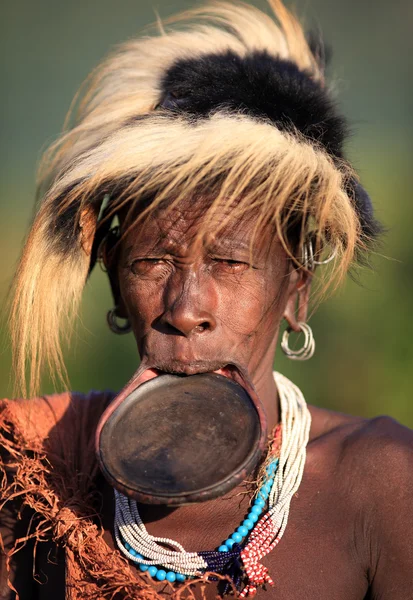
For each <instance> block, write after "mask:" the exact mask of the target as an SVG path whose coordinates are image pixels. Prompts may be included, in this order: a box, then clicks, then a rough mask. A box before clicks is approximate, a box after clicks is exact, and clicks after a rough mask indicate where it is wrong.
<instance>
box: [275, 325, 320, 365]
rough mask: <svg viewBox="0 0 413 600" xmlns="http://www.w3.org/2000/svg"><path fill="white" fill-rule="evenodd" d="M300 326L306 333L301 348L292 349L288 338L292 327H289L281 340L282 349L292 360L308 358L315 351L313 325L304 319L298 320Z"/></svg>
mask: <svg viewBox="0 0 413 600" xmlns="http://www.w3.org/2000/svg"><path fill="white" fill-rule="evenodd" d="M298 326H299V328H300V329H301V331H302V332H303V334H304V345H303V347H302V348H300V349H299V350H291V348H290V347H289V346H288V338H289V337H290V333H291V331H292V329H291V327H288V329H286V330H285V331H284V333H283V337H282V340H281V349H282V351H283V352H284V354H285V355H286V356H288V358H291V360H308V359H309V358H311V357H312V356H313V354H314V352H315V340H314V335H313V331H312V329H311V327H310V326H309V325H307V323H303V322H302V321H299V322H298Z"/></svg>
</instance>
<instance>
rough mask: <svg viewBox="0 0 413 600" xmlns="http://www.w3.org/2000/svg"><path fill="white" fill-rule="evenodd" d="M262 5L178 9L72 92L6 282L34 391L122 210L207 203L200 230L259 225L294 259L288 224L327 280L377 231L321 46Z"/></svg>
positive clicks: (19, 370)
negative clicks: (232, 223) (323, 265)
mask: <svg viewBox="0 0 413 600" xmlns="http://www.w3.org/2000/svg"><path fill="white" fill-rule="evenodd" d="M269 4H270V6H271V8H272V9H273V12H274V15H275V18H271V17H269V16H267V15H266V14H264V13H263V12H260V11H259V10H257V9H255V8H253V7H251V6H249V5H246V4H243V3H239V2H237V3H236V4H231V3H227V2H213V3H212V4H210V5H208V6H207V7H206V8H199V9H195V10H192V11H189V12H187V13H184V14H183V15H180V16H179V17H178V18H176V19H175V20H174V22H175V24H176V27H174V28H172V29H171V30H169V29H168V30H165V29H164V28H163V27H162V26H161V27H160V31H159V34H158V35H156V36H153V37H142V38H140V39H137V40H132V41H129V42H127V43H126V44H125V45H123V46H121V47H120V48H119V49H118V50H117V51H116V52H115V53H114V54H113V55H112V56H111V57H109V58H108V59H107V60H106V61H105V62H104V63H103V64H102V65H101V66H100V67H99V68H98V69H97V70H96V71H95V72H94V73H92V75H91V77H90V78H89V80H88V81H87V82H86V84H85V87H84V88H83V89H82V90H81V92H82V93H81V96H82V97H81V99H80V100H79V99H77V101H76V103H75V104H77V112H76V114H75V115H74V116H73V117H72V122H71V124H70V128H67V129H66V130H65V132H64V133H63V135H62V136H61V138H60V139H59V140H58V141H57V142H56V143H55V144H54V145H53V146H52V147H51V149H50V150H49V151H48V153H47V154H46V156H45V159H44V162H43V166H42V168H41V174H40V185H39V190H40V196H39V205H38V211H37V215H36V217H35V219H34V223H33V225H32V228H31V231H30V233H29V236H28V239H27V243H26V246H25V248H24V251H23V255H22V258H21V262H20V265H19V268H18V272H17V275H16V280H15V300H14V304H13V309H12V317H11V322H12V332H13V340H14V347H15V357H16V364H15V368H16V375H17V377H18V378H20V379H21V380H23V379H24V373H25V370H26V361H27V359H31V367H30V377H29V379H30V388H31V391H32V392H33V390H34V388H36V386H37V385H38V382H39V377H40V373H41V368H42V367H43V366H44V365H45V364H46V365H47V364H48V365H49V366H50V368H51V370H52V372H54V373H57V374H58V375H62V374H63V375H64V373H65V370H64V364H63V359H62V353H61V349H60V337H61V334H62V332H64V331H65V327H64V323H63V322H64V320H65V319H66V318H72V317H71V316H72V315H73V311H75V310H76V307H77V305H78V303H79V300H80V297H81V293H82V290H83V287H84V284H85V282H86V280H87V277H88V274H89V273H90V271H91V269H92V268H93V265H94V263H95V261H96V258H97V248H98V245H99V242H100V240H101V239H102V238H104V236H105V235H106V234H107V232H108V230H109V228H110V223H111V217H112V216H113V215H114V214H115V213H116V211H118V210H119V208H120V207H121V206H127V207H131V208H132V207H134V208H136V207H138V208H139V207H140V209H141V210H140V211H138V213H139V216H138V219H143V218H144V216H145V215H147V214H149V213H150V211H152V210H154V209H156V207H157V206H159V205H161V204H162V203H164V202H165V201H168V202H169V203H170V202H173V203H179V202H180V201H181V200H182V199H188V198H190V197H195V196H201V197H202V196H208V198H209V199H210V202H209V203H208V211H207V215H206V219H205V227H206V228H208V227H209V226H211V224H212V223H215V222H216V220H215V221H214V215H215V214H216V213H217V211H218V212H220V211H223V210H224V209H225V208H229V207H231V213H230V216H229V217H227V218H233V217H234V216H242V215H247V214H251V212H252V211H255V213H254V214H256V215H258V216H257V218H256V231H259V229H260V227H262V226H264V225H267V224H271V225H272V226H273V227H274V229H275V231H276V232H277V234H278V236H279V238H280V240H281V241H282V243H283V244H284V247H285V249H286V251H287V252H288V253H289V254H290V255H291V256H292V257H293V258H294V253H295V249H294V248H292V247H291V243H290V239H289V237H288V231H290V230H291V227H293V228H295V231H297V232H298V237H299V239H300V240H303V239H304V238H305V237H306V236H307V235H308V234H309V232H311V234H312V236H313V239H314V240H315V242H314V243H315V252H316V253H317V252H320V251H321V249H322V247H323V245H325V244H326V243H327V244H329V245H330V246H331V247H332V248H334V251H335V253H336V258H335V261H334V265H333V272H334V273H336V274H337V275H338V278H340V276H341V275H343V274H344V273H345V272H346V270H347V268H348V267H349V265H350V264H351V262H352V260H353V258H354V256H355V255H356V254H357V253H358V252H359V251H362V250H364V249H366V247H367V246H368V244H369V242H370V241H371V240H372V239H373V238H374V237H375V235H376V234H377V233H378V231H379V227H378V224H377V222H376V221H375V220H374V217H373V212H372V206H371V202H370V199H369V197H368V195H367V194H366V192H365V191H364V190H363V188H362V187H361V185H360V184H359V183H358V180H357V176H356V174H355V173H354V171H353V169H352V168H351V166H350V165H349V163H348V162H347V161H346V160H345V158H344V152H343V143H344V140H345V136H346V133H347V125H346V122H345V120H344V118H343V117H342V116H341V114H340V113H339V112H338V111H337V108H336V105H335V102H334V100H333V99H332V95H331V93H330V91H329V89H328V87H327V85H326V82H325V79H324V72H323V71H324V59H323V52H322V49H321V46H319V45H318V46H317V45H314V44H310V43H309V42H308V41H307V39H306V37H305V35H304V33H303V30H302V27H301V26H300V24H299V23H298V21H297V20H296V18H295V17H294V16H293V15H292V14H290V12H288V11H287V9H286V8H285V7H284V5H283V4H282V2H281V0H269ZM148 200H149V201H148ZM142 207H145V208H144V209H142ZM227 213H228V211H226V214H227ZM134 214H135V215H136V211H135V212H134ZM224 225H225V219H223V220H221V222H220V227H221V226H224Z"/></svg>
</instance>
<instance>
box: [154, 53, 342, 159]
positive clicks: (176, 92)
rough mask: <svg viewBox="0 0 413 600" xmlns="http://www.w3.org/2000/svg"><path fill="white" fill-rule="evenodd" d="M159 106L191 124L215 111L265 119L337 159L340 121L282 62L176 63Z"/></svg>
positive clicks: (218, 57)
mask: <svg viewBox="0 0 413 600" xmlns="http://www.w3.org/2000/svg"><path fill="white" fill-rule="evenodd" d="M160 106H162V107H163V108H167V109H169V110H172V111H176V112H179V113H182V112H184V113H187V114H188V115H191V116H192V117H194V118H200V117H201V118H202V117H208V116H209V115H210V114H212V113H213V112H215V111H217V110H219V109H227V110H229V111H234V112H238V113H244V114H247V115H251V116H253V117H256V118H265V119H269V120H270V121H271V122H272V123H274V125H276V126H277V127H278V128H279V129H281V130H283V131H292V130H293V129H294V128H295V129H297V130H298V131H300V132H301V133H302V134H303V135H304V136H305V137H306V138H308V139H310V140H311V141H313V142H317V143H319V144H322V145H323V146H324V147H325V148H326V150H327V152H328V153H329V154H331V155H333V156H336V157H341V156H342V146H343V142H344V138H345V135H346V133H347V125H346V122H345V120H344V118H343V117H342V116H341V115H340V114H338V112H337V110H336V107H335V104H334V102H333V101H332V99H331V98H330V97H329V95H328V93H327V92H326V90H325V89H324V88H323V87H321V85H320V84H319V83H317V82H316V81H314V80H313V79H311V77H310V76H309V75H307V73H305V72H303V71H301V70H300V69H299V68H298V67H297V65H296V64H295V63H293V62H291V61H288V60H282V59H279V58H275V57H273V56H270V55H269V54H268V53H267V52H253V53H251V54H248V55H247V56H245V57H243V58H242V57H240V56H238V55H237V54H235V53H234V52H231V51H228V52H225V53H224V54H207V55H204V56H201V57H199V58H193V59H183V60H179V61H177V62H176V63H175V64H174V65H173V66H172V67H170V68H169V69H168V71H167V72H166V74H165V76H164V78H163V82H162V93H161V102H160Z"/></svg>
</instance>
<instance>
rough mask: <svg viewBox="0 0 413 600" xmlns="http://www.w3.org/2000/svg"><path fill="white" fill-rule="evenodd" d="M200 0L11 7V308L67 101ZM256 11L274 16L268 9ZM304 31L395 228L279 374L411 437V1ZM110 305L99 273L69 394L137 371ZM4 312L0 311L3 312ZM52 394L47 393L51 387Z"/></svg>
mask: <svg viewBox="0 0 413 600" xmlns="http://www.w3.org/2000/svg"><path fill="white" fill-rule="evenodd" d="M192 4H193V2H192V1H191V0H157V2H153V0H116V1H115V0H99V2H98V1H97V0H71V2H61V1H59V0H57V1H56V0H37V1H36V2H32V1H30V0H15V1H14V2H8V3H3V5H2V11H1V12H2V16H1V19H0V21H1V25H0V32H1V35H0V45H1V59H0V60H1V74H0V82H1V94H0V104H1V109H2V110H1V119H2V122H1V147H0V152H1V161H0V191H1V196H0V198H1V203H0V222H1V228H2V232H1V240H2V248H1V256H2V261H1V263H0V292H1V298H2V300H4V299H5V298H6V294H7V290H8V287H9V285H10V280H11V276H12V273H13V270H14V268H15V265H16V261H17V258H18V255H19V251H20V247H21V244H22V241H23V239H24V236H25V232H26V229H27V226H28V224H29V223H30V219H31V216H32V210H33V198H34V190H35V172H36V166H37V164H38V161H39V158H40V155H41V151H42V149H44V148H45V146H46V145H47V144H48V143H50V142H51V141H52V140H54V139H55V138H56V136H57V135H58V133H59V131H60V129H61V126H62V123H63V119H64V117H65V114H66V111H67V109H68V108H69V104H70V101H71V99H72V97H73V95H74V94H75V92H76V90H77V88H78V87H79V85H80V84H81V82H82V81H83V80H84V78H85V77H86V76H87V75H88V73H89V72H90V70H91V69H92V68H93V67H94V66H95V65H96V64H97V63H98V62H99V60H101V59H102V58H103V57H104V56H105V55H106V54H107V52H108V51H109V50H110V49H111V48H112V47H113V46H114V45H116V44H117V43H119V42H121V41H124V40H126V39H127V38H131V37H133V36H135V35H136V34H137V33H138V32H139V31H140V29H141V28H142V27H144V26H145V25H146V24H148V23H150V22H152V21H153V20H154V9H156V10H157V11H158V12H159V14H160V16H161V17H167V16H169V15H171V14H173V13H174V12H175V11H176V10H180V9H183V8H188V7H190V6H191V5H192ZM255 4H256V5H257V6H258V7H260V8H264V9H265V10H267V8H266V5H265V2H258V1H256V2H255ZM294 6H295V8H296V11H297V12H298V14H299V15H301V16H304V17H305V20H306V22H307V24H308V26H309V28H315V29H320V30H321V31H323V32H324V36H325V38H326V40H327V42H328V43H329V44H331V46H332V48H333V60H332V63H331V66H330V69H329V73H330V78H333V79H334V81H335V87H336V89H337V92H338V97H339V99H340V104H341V107H342V109H343V111H344V113H345V114H346V115H347V116H348V117H349V118H350V120H351V123H352V131H353V134H352V137H351V140H350V142H349V144H348V153H349V156H350V158H351V159H352V161H353V162H354V164H355V165H356V167H357V169H358V171H359V173H360V175H361V179H362V182H363V184H364V185H365V187H366V188H367V190H368V191H369V192H370V194H371V196H372V198H373V200H374V203H375V206H376V210H377V215H378V217H379V218H380V219H381V220H382V222H383V223H384V224H385V226H386V227H387V228H388V230H389V231H388V234H387V235H386V236H385V238H384V243H383V246H382V249H381V251H380V255H377V256H376V257H375V258H374V264H375V271H374V272H368V271H367V270H366V271H365V272H361V273H360V279H361V282H362V285H358V284H355V283H354V282H352V281H351V280H348V281H347V283H346V284H345V285H344V286H343V288H342V289H341V290H340V291H339V293H337V294H336V295H335V297H334V298H330V299H329V300H328V301H327V302H326V303H324V304H323V305H322V306H321V307H320V308H319V309H318V312H317V314H316V316H315V317H314V318H312V320H311V325H312V327H313V330H314V333H315V337H316V342H317V352H316V355H315V357H314V358H313V359H312V360H311V361H309V362H307V363H302V364H301V363H293V362H291V361H288V360H287V359H286V358H285V357H284V356H283V355H282V353H281V352H279V353H278V355H277V358H276V367H277V369H278V370H280V371H282V372H284V373H285V374H286V375H287V376H289V377H291V378H292V379H293V380H294V381H295V382H296V383H298V384H299V385H300V386H301V387H302V389H303V391H304V393H305V396H306V398H307V400H308V401H309V402H310V403H312V404H317V405H319V406H325V407H329V408H332V409H335V410H340V411H342V412H350V413H353V414H359V415H366V416H374V415H377V414H383V413H384V414H390V415H392V416H393V417H395V418H396V419H398V420H399V421H401V422H402V423H404V424H406V425H408V426H410V427H413V401H412V398H411V396H412V378H413V375H412V367H413V319H412V307H413V231H412V226H413V203H412V198H411V190H412V187H413V186H412V184H413V178H412V171H413V165H412V158H413V148H412V135H411V134H412V119H413V117H412V114H413V110H412V109H413V105H412V102H411V101H412V87H413V85H412V78H411V72H412V59H411V57H412V56H413V36H412V33H411V32H412V25H413V3H412V2H411V0H393V2H392V3H389V2H388V1H387V0H376V1H375V2H371V1H370V0H347V1H346V2H342V1H339V0H333V1H332V0H305V1H304V0H297V1H296V3H295V5H294ZM111 307H112V300H111V297H110V294H109V288H108V285H107V282H106V276H105V275H104V274H103V273H102V272H101V271H100V270H99V269H96V271H95V273H94V274H93V276H92V278H91V281H90V283H89V284H88V286H87V289H86V291H85V295H84V302H83V305H82V312H81V323H80V326H79V327H78V328H77V329H76V334H75V337H74V340H73V343H72V346H71V348H70V350H68V351H67V352H66V356H67V364H68V368H69V374H70V379H71V384H72V388H73V389H76V390H80V391H87V390H88V389H91V388H95V389H96V388H97V389H104V388H112V389H119V388H120V387H122V386H123V385H124V383H125V382H126V381H127V379H128V378H129V377H130V376H131V374H132V373H133V371H134V370H135V369H136V367H137V353H136V351H135V348H134V343H133V339H132V337H131V336H125V337H119V336H115V335H113V334H111V333H110V331H109V330H108V328H107V326H106V312H107V310H108V309H109V308H111ZM5 312H6V310H5V309H4V313H5ZM1 349H2V353H1V362H0V394H1V395H2V396H8V395H10V393H11V385H10V368H11V360H10V351H9V344H8V339H7V331H6V326H5V323H4V320H3V323H2V346H1ZM43 389H44V391H51V390H52V387H51V385H50V383H49V382H47V381H45V382H44V386H43Z"/></svg>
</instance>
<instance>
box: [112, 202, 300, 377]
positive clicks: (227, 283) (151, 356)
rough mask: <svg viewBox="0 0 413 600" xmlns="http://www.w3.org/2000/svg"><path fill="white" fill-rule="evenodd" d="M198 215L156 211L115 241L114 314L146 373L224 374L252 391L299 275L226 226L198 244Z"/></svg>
mask: <svg viewBox="0 0 413 600" xmlns="http://www.w3.org/2000/svg"><path fill="white" fill-rule="evenodd" d="M201 222H202V211H199V210H197V209H196V208H194V207H192V208H187V209H185V210H182V209H180V210H178V209H175V210H172V211H171V210H170V211H165V210H163V211H162V210H160V211H158V213H157V214H156V216H154V217H152V218H151V220H150V221H149V222H146V223H145V226H143V227H142V226H141V227H139V226H137V227H135V228H134V229H132V230H130V231H129V232H128V233H127V234H126V235H125V236H124V237H123V239H122V242H121V245H120V250H119V253H118V261H117V265H116V269H115V271H113V270H112V272H111V273H110V275H111V279H112V283H113V280H114V279H115V282H116V283H115V286H114V287H115V288H116V290H117V291H116V293H115V295H119V296H120V297H119V298H117V299H116V301H117V305H118V306H119V311H120V314H121V315H122V316H125V317H127V318H128V319H129V321H130V323H131V326H132V329H133V332H134V335H135V338H136V341H137V346H138V350H139V354H140V356H141V360H142V362H144V363H145V364H146V365H147V367H152V368H157V369H159V370H161V371H166V372H171V373H185V374H194V373H199V372H204V371H213V370H217V369H219V368H221V367H223V366H225V365H227V364H229V363H230V364H234V365H236V366H237V367H238V368H241V369H242V370H244V371H246V372H247V373H248V375H249V377H250V378H251V380H252V381H253V382H254V374H255V373H256V371H257V368H260V370H261V369H262V367H263V361H264V363H265V364H267V363H268V368H270V369H271V367H272V362H273V357H274V352H275V345H276V341H277V335H278V330H279V325H280V322H281V319H282V317H283V314H284V311H285V310H286V306H287V304H288V303H289V302H290V303H291V302H295V299H296V293H297V282H298V280H299V279H300V275H299V274H297V273H296V272H295V271H292V269H291V261H290V260H289V259H288V257H287V255H286V252H285V251H284V249H283V248H282V246H281V244H280V243H279V241H277V239H276V237H275V236H273V235H268V234H267V235H264V234H263V235H259V236H257V238H256V242H255V243H254V251H253V257H252V263H251V264H250V240H251V236H252V234H253V224H252V223H251V222H249V221H248V220H246V221H237V222H233V223H232V224H231V226H229V227H226V228H225V230H223V231H221V233H219V234H218V235H209V236H208V235H207V236H204V238H203V239H202V240H201V241H199V239H198V240H197V239H196V238H197V233H198V232H199V230H200V224H201Z"/></svg>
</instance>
